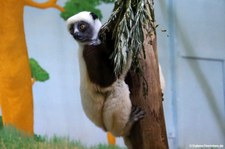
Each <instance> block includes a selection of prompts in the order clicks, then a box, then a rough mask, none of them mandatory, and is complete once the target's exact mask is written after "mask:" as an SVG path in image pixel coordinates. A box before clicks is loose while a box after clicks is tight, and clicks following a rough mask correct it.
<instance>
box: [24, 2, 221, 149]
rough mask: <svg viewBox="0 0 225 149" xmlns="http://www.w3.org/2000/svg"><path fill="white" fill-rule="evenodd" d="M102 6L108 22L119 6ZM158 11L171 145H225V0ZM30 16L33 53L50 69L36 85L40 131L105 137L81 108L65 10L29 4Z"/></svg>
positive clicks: (92, 140) (167, 5) (165, 5)
mask: <svg viewBox="0 0 225 149" xmlns="http://www.w3.org/2000/svg"><path fill="white" fill-rule="evenodd" d="M39 1H40V2H41V1H43V0H39ZM65 1H66V0H59V1H58V3H59V4H60V5H61V6H63V5H64V3H65ZM100 8H101V9H102V12H103V15H104V18H103V22H105V21H106V20H107V18H108V17H109V15H110V13H111V10H112V8H113V5H101V6H100ZM155 14H156V20H157V23H158V24H159V27H158V28H157V36H158V51H159V60H160V63H161V65H162V69H163V72H164V75H165V79H166V92H165V97H164V99H165V100H164V102H163V104H164V111H165V118H166V126H167V133H168V139H169V143H170V148H172V149H173V148H178V147H182V148H188V147H189V145H190V144H223V145H225V141H224V140H225V122H224V120H225V100H224V99H225V64H224V60H225V51H224V50H225V40H224V39H225V28H224V26H225V17H224V15H225V1H222V0H215V1H209V0H204V1H203V0H197V1H196V0H191V1H187V2H186V1H178V0H167V1H163V0H159V1H155ZM24 21H25V32H26V39H27V46H28V49H29V55H30V57H33V58H35V59H36V60H38V62H39V63H40V64H41V66H43V68H45V69H46V70H47V71H48V72H49V73H50V80H48V81H47V82H45V83H35V84H34V86H33V92H34V110H35V111H34V113H35V116H34V117H35V126H34V127H35V133H37V134H41V135H47V136H53V135H59V136H69V137H70V138H72V139H76V140H81V141H82V142H83V143H85V144H88V145H93V144H97V143H100V142H101V143H107V139H106V134H105V133H104V132H103V131H102V130H100V129H99V128H97V127H95V126H94V125H93V124H92V123H91V122H90V121H89V120H88V119H87V118H86V116H85V115H84V113H83V110H82V107H81V103H80V95H79V68H78V60H77V48H78V47H77V44H76V43H75V41H74V40H73V39H72V37H71V36H70V35H69V34H68V32H67V30H66V24H65V21H64V20H63V19H62V18H61V17H60V16H59V11H57V10H55V9H47V10H40V9H36V8H30V7H26V8H25V16H24ZM118 144H120V145H123V143H122V140H121V139H120V140H119V142H118Z"/></svg>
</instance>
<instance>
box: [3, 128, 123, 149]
mask: <svg viewBox="0 0 225 149" xmlns="http://www.w3.org/2000/svg"><path fill="white" fill-rule="evenodd" d="M0 148H1V149H124V148H120V147H117V146H108V145H104V144H99V145H96V146H92V147H87V146H85V145H83V144H82V143H81V142H79V141H70V140H69V139H65V138H58V137H54V138H52V139H50V140H49V139H46V138H44V137H41V136H37V135H35V136H27V135H25V134H23V133H21V132H19V131H17V130H16V129H15V128H12V127H4V128H0Z"/></svg>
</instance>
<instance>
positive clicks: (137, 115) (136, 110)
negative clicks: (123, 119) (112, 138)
mask: <svg viewBox="0 0 225 149" xmlns="http://www.w3.org/2000/svg"><path fill="white" fill-rule="evenodd" d="M144 115H145V112H144V111H143V110H142V109H141V108H140V107H137V106H132V111H131V114H130V119H129V121H128V123H127V125H126V130H125V132H127V134H125V135H124V137H123V140H124V143H125V144H126V146H127V148H128V149H132V144H131V142H130V140H129V138H128V136H129V135H130V130H131V128H132V126H133V124H134V123H135V122H137V121H139V120H140V119H142V118H143V117H144Z"/></svg>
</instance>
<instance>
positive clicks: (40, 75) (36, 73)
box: [29, 58, 49, 82]
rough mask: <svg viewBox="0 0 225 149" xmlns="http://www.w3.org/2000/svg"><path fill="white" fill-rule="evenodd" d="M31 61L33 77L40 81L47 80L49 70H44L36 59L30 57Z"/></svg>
mask: <svg viewBox="0 0 225 149" xmlns="http://www.w3.org/2000/svg"><path fill="white" fill-rule="evenodd" d="M29 61H30V68H31V76H32V78H34V79H35V80H36V81H40V82H44V81H47V80H48V79H49V74H48V72H47V71H46V70H44V69H43V68H42V67H41V66H40V65H39V64H38V62H37V61H36V60H35V59H33V58H30V59H29Z"/></svg>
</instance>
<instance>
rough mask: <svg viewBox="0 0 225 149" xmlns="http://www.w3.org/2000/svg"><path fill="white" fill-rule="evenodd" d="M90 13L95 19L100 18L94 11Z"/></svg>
mask: <svg viewBox="0 0 225 149" xmlns="http://www.w3.org/2000/svg"><path fill="white" fill-rule="evenodd" d="M90 15H91V16H92V18H93V20H96V19H98V16H97V15H96V14H95V13H94V12H90Z"/></svg>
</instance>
